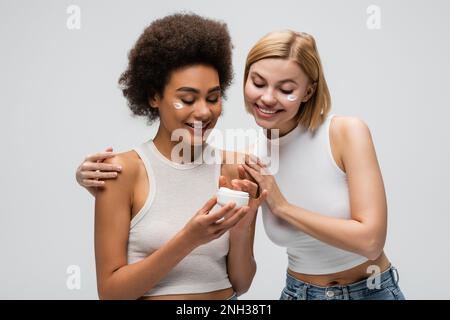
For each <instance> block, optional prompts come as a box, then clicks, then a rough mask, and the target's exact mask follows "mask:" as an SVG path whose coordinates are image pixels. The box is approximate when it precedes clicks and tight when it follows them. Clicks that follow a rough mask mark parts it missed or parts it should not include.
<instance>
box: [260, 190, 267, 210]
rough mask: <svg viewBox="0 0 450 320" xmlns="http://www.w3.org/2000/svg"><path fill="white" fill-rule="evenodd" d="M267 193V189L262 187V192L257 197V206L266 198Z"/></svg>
mask: <svg viewBox="0 0 450 320" xmlns="http://www.w3.org/2000/svg"><path fill="white" fill-rule="evenodd" d="M268 194H269V191H267V190H266V189H264V190H263V191H262V192H261V195H260V196H259V198H258V200H257V201H258V207H259V206H260V205H261V203H263V202H264V201H266V199H267V195H268Z"/></svg>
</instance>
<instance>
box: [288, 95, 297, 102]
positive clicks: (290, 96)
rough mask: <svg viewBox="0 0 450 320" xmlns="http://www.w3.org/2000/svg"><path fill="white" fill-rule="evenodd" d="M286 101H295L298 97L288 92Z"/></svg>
mask: <svg viewBox="0 0 450 320" xmlns="http://www.w3.org/2000/svg"><path fill="white" fill-rule="evenodd" d="M287 99H288V101H295V100H297V99H298V97H297V96H296V95H294V94H290V95H288V96H287Z"/></svg>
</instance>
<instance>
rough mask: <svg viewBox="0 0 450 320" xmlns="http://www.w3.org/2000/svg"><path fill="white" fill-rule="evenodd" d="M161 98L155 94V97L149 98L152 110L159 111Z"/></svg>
mask: <svg viewBox="0 0 450 320" xmlns="http://www.w3.org/2000/svg"><path fill="white" fill-rule="evenodd" d="M160 101H161V98H160V97H159V95H157V94H155V95H154V96H153V97H149V98H148V105H149V106H150V107H152V108H155V109H158V108H159V103H160Z"/></svg>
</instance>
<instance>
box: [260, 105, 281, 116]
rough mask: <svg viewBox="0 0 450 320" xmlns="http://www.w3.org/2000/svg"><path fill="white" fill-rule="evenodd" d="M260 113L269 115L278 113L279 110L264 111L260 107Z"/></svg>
mask: <svg viewBox="0 0 450 320" xmlns="http://www.w3.org/2000/svg"><path fill="white" fill-rule="evenodd" d="M258 109H259V111H261V112H262V113H267V114H274V113H276V112H277V110H268V109H263V108H261V107H260V106H258Z"/></svg>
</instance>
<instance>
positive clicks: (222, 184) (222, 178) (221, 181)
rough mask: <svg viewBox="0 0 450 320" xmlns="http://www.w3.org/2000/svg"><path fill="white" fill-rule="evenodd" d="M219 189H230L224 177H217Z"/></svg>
mask: <svg viewBox="0 0 450 320" xmlns="http://www.w3.org/2000/svg"><path fill="white" fill-rule="evenodd" d="M219 187H225V188H229V189H230V188H231V186H230V185H229V183H228V181H227V178H226V177H225V176H220V177H219Z"/></svg>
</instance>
